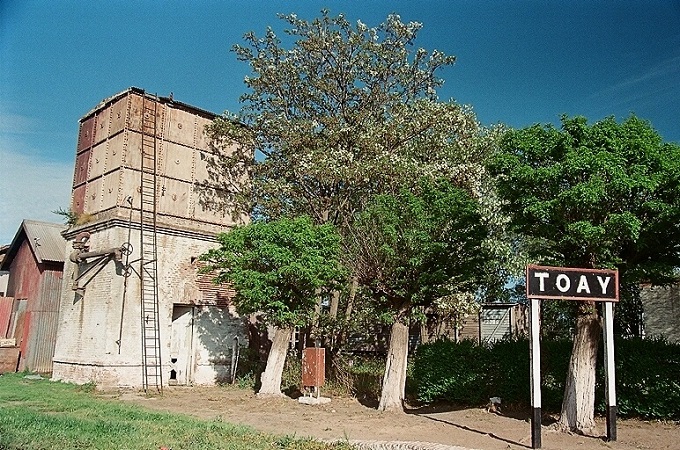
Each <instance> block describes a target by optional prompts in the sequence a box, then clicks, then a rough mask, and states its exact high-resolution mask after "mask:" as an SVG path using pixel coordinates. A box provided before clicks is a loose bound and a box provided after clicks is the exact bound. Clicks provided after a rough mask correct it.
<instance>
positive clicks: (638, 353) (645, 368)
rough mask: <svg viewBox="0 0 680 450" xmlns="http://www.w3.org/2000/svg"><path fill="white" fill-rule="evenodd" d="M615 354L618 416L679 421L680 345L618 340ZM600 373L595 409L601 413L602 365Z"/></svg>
mask: <svg viewBox="0 0 680 450" xmlns="http://www.w3.org/2000/svg"><path fill="white" fill-rule="evenodd" d="M614 356H615V361H616V396H617V406H618V410H619V414H620V415H621V416H636V417H642V418H645V419H665V420H680V345H678V344H670V343H668V342H667V341H665V340H662V339H640V338H631V339H618V340H617V341H616V343H615V348H614ZM600 359H601V360H602V352H600ZM599 372H600V373H599V374H598V377H597V380H598V386H597V391H596V393H597V394H598V395H597V397H598V399H597V405H598V411H600V412H604V411H605V408H606V405H605V398H604V382H605V379H604V367H603V365H602V364H600V365H599Z"/></svg>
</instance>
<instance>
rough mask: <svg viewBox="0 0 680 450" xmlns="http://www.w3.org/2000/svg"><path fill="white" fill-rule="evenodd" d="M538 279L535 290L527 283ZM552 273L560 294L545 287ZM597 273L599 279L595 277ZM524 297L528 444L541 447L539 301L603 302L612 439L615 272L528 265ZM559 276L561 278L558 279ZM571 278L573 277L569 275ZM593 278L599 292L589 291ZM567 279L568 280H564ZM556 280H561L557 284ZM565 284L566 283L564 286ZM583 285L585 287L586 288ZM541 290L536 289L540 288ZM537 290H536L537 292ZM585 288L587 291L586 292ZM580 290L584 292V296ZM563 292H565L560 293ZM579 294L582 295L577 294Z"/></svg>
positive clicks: (611, 438) (612, 436) (610, 433)
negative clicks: (527, 322)
mask: <svg viewBox="0 0 680 450" xmlns="http://www.w3.org/2000/svg"><path fill="white" fill-rule="evenodd" d="M531 274H534V278H538V279H539V280H540V282H542V283H543V284H542V285H539V289H535V287H536V283H535V282H534V283H533V284H532V283H531V281H532V280H531V279H530V275H531ZM552 275H554V283H555V288H556V290H557V291H558V292H560V294H561V295H559V294H555V293H554V291H553V290H550V289H548V288H547V287H546V286H545V282H546V280H547V281H548V282H551V281H552V278H551V277H552ZM598 276H599V277H600V278H598ZM526 277H527V278H526V288H527V298H528V299H529V300H530V302H531V308H530V309H529V316H530V321H531V332H530V339H529V359H530V361H531V363H530V365H531V369H530V380H531V409H532V412H531V447H532V448H541V344H540V324H539V316H540V311H541V300H548V299H555V300H583V301H601V302H604V308H603V309H602V310H603V319H604V327H603V336H604V360H605V367H604V370H605V379H606V381H605V398H606V402H607V440H609V441H615V440H616V412H617V408H616V375H615V369H614V310H613V303H614V302H618V301H619V271H618V270H600V269H578V268H571V267H550V266H537V265H528V266H527V270H526ZM560 277H561V278H560ZM572 277H574V278H572ZM593 277H594V279H595V280H596V281H597V284H594V286H595V288H597V287H600V294H601V295H599V296H598V295H597V294H593V291H594V289H590V285H591V284H592V283H591V282H590V281H589V280H592V279H593ZM602 277H608V278H607V280H612V278H611V277H613V280H614V286H612V288H614V291H608V288H609V285H608V284H607V283H608V282H607V283H605V278H602ZM576 278H578V280H579V281H578V282H577V289H576V290H577V291H578V287H579V286H580V288H581V289H580V292H576V295H570V291H571V283H572V282H573V280H574V279H576ZM567 280H568V281H567ZM558 283H561V284H559V285H558ZM567 284H569V285H568V286H567ZM586 285H587V286H588V289H586ZM541 286H542V287H543V289H540V287H541ZM537 291H538V292H537ZM586 291H588V292H586ZM584 292H585V293H586V294H587V295H588V296H585V294H584ZM564 294H566V295H564ZM579 294H582V295H579Z"/></svg>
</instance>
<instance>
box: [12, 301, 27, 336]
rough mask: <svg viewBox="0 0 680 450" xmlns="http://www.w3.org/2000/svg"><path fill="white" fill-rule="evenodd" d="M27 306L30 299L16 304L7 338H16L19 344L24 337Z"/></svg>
mask: <svg viewBox="0 0 680 450" xmlns="http://www.w3.org/2000/svg"><path fill="white" fill-rule="evenodd" d="M27 305H28V299H25V298H20V299H17V300H16V301H15V302H14V311H12V317H11V319H10V324H9V332H8V333H7V337H8V338H15V339H16V341H17V344H19V343H21V339H22V336H23V335H24V318H25V315H26V306H27Z"/></svg>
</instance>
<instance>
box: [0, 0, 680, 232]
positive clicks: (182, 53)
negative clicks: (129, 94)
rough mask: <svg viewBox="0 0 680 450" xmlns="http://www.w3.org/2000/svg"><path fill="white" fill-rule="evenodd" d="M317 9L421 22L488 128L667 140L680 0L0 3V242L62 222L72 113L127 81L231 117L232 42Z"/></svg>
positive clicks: (370, 19)
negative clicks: (28, 225) (581, 123)
mask: <svg viewBox="0 0 680 450" xmlns="http://www.w3.org/2000/svg"><path fill="white" fill-rule="evenodd" d="M324 7H325V8H328V9H330V11H331V12H332V13H334V14H335V13H340V12H342V13H344V14H345V15H346V16H347V17H348V18H349V19H351V20H352V21H355V20H357V19H361V20H362V21H363V22H365V23H367V24H368V25H371V26H374V25H377V24H379V23H380V22H382V21H383V20H384V19H385V17H386V16H387V15H388V14H389V13H397V14H399V15H400V16H401V18H402V20H404V21H418V22H422V23H423V25H424V28H423V30H422V31H421V33H420V36H419V39H418V41H417V45H418V46H421V47H424V48H426V49H428V50H433V49H438V50H442V51H444V52H446V53H448V54H453V55H456V56H457V58H458V59H457V63H456V64H455V65H454V66H453V67H450V68H446V70H444V71H442V72H441V73H440V75H441V76H442V77H443V78H444V79H445V84H444V87H443V88H442V89H441V90H440V97H441V98H443V99H450V98H453V99H455V100H456V101H458V102H460V103H465V104H469V105H472V107H473V108H474V110H475V112H476V113H477V116H478V118H479V120H480V121H481V122H482V123H484V124H486V125H491V124H495V123H505V124H507V125H509V126H512V127H524V126H527V125H531V124H534V123H548V122H552V123H556V122H558V121H559V116H560V115H561V114H564V113H566V114H569V115H575V114H579V115H584V116H586V117H588V118H589V119H590V120H599V119H602V118H603V117H606V116H610V115H613V116H615V117H617V119H623V118H625V117H627V116H628V115H629V114H631V113H634V114H636V115H637V116H639V117H642V118H644V119H647V120H649V121H650V122H651V123H652V125H653V126H654V127H655V128H656V129H657V130H658V131H659V132H660V133H661V135H662V136H663V138H664V139H665V140H666V141H674V142H680V0H674V1H670V0H669V1H658V0H644V1H624V0H591V1H586V0H582V1H569V0H563V1H559V2H557V1H546V0H512V1H510V0H503V1H501V0H498V1H491V0H476V1H475V0H467V1H457V0H439V1H435V0H432V1H415V0H410V1H407V0H403V1H399V0H397V1H394V0H393V1H371V0H362V1H311V0H309V1H298V2H292V1H291V2H284V1H273V0H269V1H264V0H263V1H259V0H250V1H246V0H240V1H233V0H231V1H221V2H218V1H208V0H194V1H189V0H183V1H178V0H168V1H150V0H136V1H132V0H130V1H115V0H109V1H95V0H69V1H66V0H44V1H34V0H0V212H1V213H0V244H3V243H9V242H10V241H11V239H12V237H13V236H14V233H15V232H16V230H17V228H18V226H19V224H20V222H21V219H24V218H26V219H35V220H46V221H52V222H59V221H60V217H58V216H56V215H54V214H52V213H51V211H53V210H55V209H57V208H60V207H62V208H67V207H68V205H69V201H70V189H71V180H72V173H73V164H74V159H75V148H76V140H77V132H78V120H79V119H80V118H81V117H82V116H83V115H85V114H86V113H87V112H88V111H89V110H90V109H92V108H93V107H94V106H95V105H96V104H97V103H98V102H99V101H100V100H102V99H103V98H106V97H109V96H111V95H113V94H115V93H117V92H120V91H122V90H124V89H126V88H128V87H130V86H136V87H140V88H142V89H146V90H147V91H149V92H152V93H158V94H159V95H163V96H167V95H169V94H170V92H173V93H174V97H175V99H177V100H180V101H182V102H185V103H189V104H191V105H194V106H197V107H200V108H203V109H207V110H210V111H213V112H216V113H220V112H223V111H224V110H231V111H237V110H238V109H239V107H240V106H239V103H238V97H239V95H240V94H242V93H243V92H244V89H245V87H244V85H243V78H244V76H245V75H246V74H247V71H248V67H247V66H246V65H245V64H243V63H240V62H238V61H236V58H235V55H234V54H233V53H232V52H231V51H230V48H231V46H232V45H233V44H235V43H240V42H242V36H243V34H244V33H246V32H248V31H255V32H256V33H257V34H260V35H261V34H262V33H263V32H264V30H265V29H266V27H267V26H268V25H271V26H272V27H273V28H274V29H275V30H277V31H280V30H281V27H282V25H283V24H282V22H281V21H280V20H278V19H277V18H276V14H277V13H292V12H295V13H297V14H298V16H300V17H303V18H308V19H312V18H313V17H315V16H317V15H318V13H319V11H320V9H322V8H324Z"/></svg>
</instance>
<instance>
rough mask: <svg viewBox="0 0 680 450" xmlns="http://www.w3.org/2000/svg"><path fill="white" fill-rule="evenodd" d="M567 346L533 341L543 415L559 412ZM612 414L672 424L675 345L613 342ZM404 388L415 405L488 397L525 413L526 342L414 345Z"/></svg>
mask: <svg viewBox="0 0 680 450" xmlns="http://www.w3.org/2000/svg"><path fill="white" fill-rule="evenodd" d="M571 348H572V343H571V342H570V341H564V340H547V339H546V340H543V341H542V342H541V396H542V407H543V409H544V410H545V411H546V412H559V411H560V409H561V405H562V398H563V394H564V381H565V379H566V375H567V369H568V366H569V357H570V355H571ZM603 353H604V352H603V348H602V345H600V350H599V353H598V355H599V361H598V366H597V371H598V374H597V381H596V383H597V385H596V391H595V393H596V397H595V402H596V405H597V411H598V412H600V413H604V412H605V404H604V402H605V399H604V387H603V386H604V382H605V378H604V367H603V361H602V359H603V356H602V355H603ZM615 360H616V389H617V404H618V408H619V415H620V416H622V417H640V418H645V419H666V420H679V419H680V345H677V344H669V343H668V342H665V341H662V340H643V339H639V338H635V339H618V340H617V342H616V343H615ZM409 383H410V385H411V386H412V387H413V390H414V392H415V394H416V398H417V400H419V401H421V402H426V403H429V402H434V401H448V402H453V403H457V404H462V405H468V406H479V405H481V404H485V403H486V402H488V399H489V398H490V397H501V398H502V401H503V404H504V405H515V406H518V407H528V406H529V405H530V386H529V342H528V341H527V340H525V339H522V340H508V341H500V342H497V343H495V344H493V345H492V346H489V347H485V346H478V345H476V344H474V343H472V342H470V341H463V342H461V343H455V342H451V341H437V342H433V343H428V344H423V345H421V346H420V347H419V348H418V350H417V352H416V355H415V358H414V360H413V370H412V371H411V379H410V380H409Z"/></svg>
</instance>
